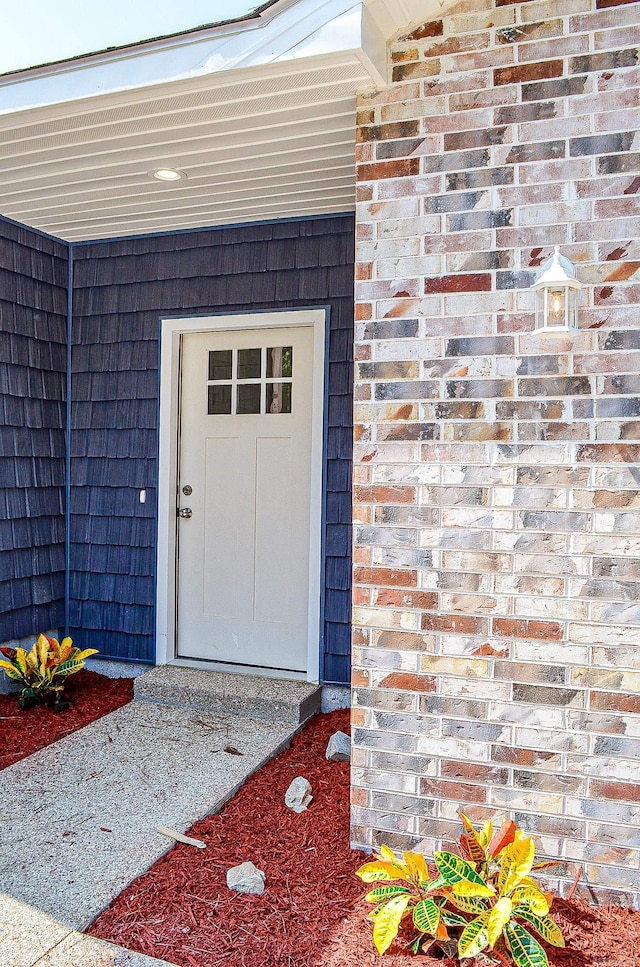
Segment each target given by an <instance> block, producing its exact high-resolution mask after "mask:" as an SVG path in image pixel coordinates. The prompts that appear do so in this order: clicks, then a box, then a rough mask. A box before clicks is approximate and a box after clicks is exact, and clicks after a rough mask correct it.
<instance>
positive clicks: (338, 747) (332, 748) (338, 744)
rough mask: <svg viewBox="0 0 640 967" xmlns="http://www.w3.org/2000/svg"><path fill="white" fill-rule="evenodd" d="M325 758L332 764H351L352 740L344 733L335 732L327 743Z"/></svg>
mask: <svg viewBox="0 0 640 967" xmlns="http://www.w3.org/2000/svg"><path fill="white" fill-rule="evenodd" d="M325 757H326V758H327V759H329V761H330V762H351V739H350V738H349V736H348V735H346V734H345V733H344V732H334V733H333V735H332V736H331V738H330V739H329V742H328V743H327V751H326V752H325Z"/></svg>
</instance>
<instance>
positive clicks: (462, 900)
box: [447, 892, 487, 916]
mask: <svg viewBox="0 0 640 967" xmlns="http://www.w3.org/2000/svg"><path fill="white" fill-rule="evenodd" d="M447 896H448V899H449V900H450V901H451V903H453V905H454V907H457V908H458V910H462V911H463V912H464V913H473V914H474V916H480V915H481V914H482V913H484V912H485V910H486V909H487V904H486V903H485V901H484V900H482V899H480V897H471V896H458V895H457V893H453V892H452V893H450V894H447Z"/></svg>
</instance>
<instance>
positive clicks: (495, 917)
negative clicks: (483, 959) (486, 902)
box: [487, 896, 513, 950]
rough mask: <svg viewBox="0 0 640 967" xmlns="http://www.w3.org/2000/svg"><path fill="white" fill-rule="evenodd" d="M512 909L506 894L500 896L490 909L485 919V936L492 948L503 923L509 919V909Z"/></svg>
mask: <svg viewBox="0 0 640 967" xmlns="http://www.w3.org/2000/svg"><path fill="white" fill-rule="evenodd" d="M512 909H513V904H512V902H511V900H510V898H509V897H508V896H503V897H500V899H499V900H498V902H497V903H496V904H495V906H494V907H493V908H492V909H491V912H490V913H489V919H488V920H487V936H488V937H489V946H490V947H491V949H492V950H493V948H494V947H495V945H496V941H497V939H498V937H500V936H501V934H502V931H503V929H504V926H505V924H507V923H509V920H510V919H511V911H512Z"/></svg>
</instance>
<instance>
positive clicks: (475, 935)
mask: <svg viewBox="0 0 640 967" xmlns="http://www.w3.org/2000/svg"><path fill="white" fill-rule="evenodd" d="M460 818H461V820H462V823H463V826H464V832H463V834H462V835H461V836H460V838H459V840H458V844H459V855H457V854H456V853H452V852H447V851H442V852H438V853H435V854H434V866H435V871H434V875H433V876H432V874H431V872H430V870H429V867H428V865H427V862H426V860H425V857H424V856H423V855H422V854H421V853H411V852H409V853H403V854H402V859H401V860H400V859H398V858H397V857H396V855H395V853H394V852H393V851H392V850H390V849H389V848H388V847H386V846H382V847H381V849H380V853H379V855H377V856H376V858H375V859H374V861H373V862H370V863H365V864H364V866H361V867H360V869H359V870H358V876H359V877H360V879H361V880H363V881H364V882H365V883H371V884H376V885H375V886H374V888H373V889H372V890H371V891H370V892H369V893H368V894H367V897H366V899H367V900H368V901H369V903H373V904H375V909H374V910H373V911H372V912H371V913H370V914H369V919H370V920H372V921H373V940H374V943H375V945H376V947H377V949H378V951H379V953H381V954H383V953H384V952H385V951H386V950H387V949H388V947H389V946H390V945H391V943H392V942H393V940H394V939H395V937H396V936H397V934H398V931H399V929H400V925H401V923H402V922H403V921H405V922H407V923H410V925H411V927H412V928H413V930H414V935H413V936H412V938H411V939H410V941H409V946H410V948H411V949H412V950H413V951H414V953H418V952H423V953H427V952H431V953H440V954H441V955H443V956H448V957H450V958H457V960H458V962H459V963H460V964H466V965H471V964H474V965H475V964H477V965H480V964H483V965H491V964H501V965H516V967H548V965H549V961H548V958H547V954H546V952H545V950H544V948H543V947H542V945H541V943H540V942H539V940H538V939H536V937H539V938H541V939H542V940H544V941H546V942H547V943H549V944H552V945H553V946H556V947H564V940H563V937H562V933H561V932H560V928H559V927H558V925H557V924H556V923H555V922H554V921H553V920H552V919H551V917H550V916H549V910H550V908H551V903H552V899H553V896H552V894H550V893H547V892H545V891H544V890H542V889H541V887H540V886H539V885H538V883H537V882H536V880H535V879H534V878H533V877H532V876H531V875H530V874H531V872H532V871H534V870H539V869H542V868H543V867H546V866H551V865H554V864H553V863H538V864H534V857H535V846H534V843H533V840H532V839H531V837H529V836H526V835H525V833H524V832H523V831H522V830H520V829H518V828H517V826H516V824H515V823H514V822H512V821H510V820H508V821H507V822H505V823H503V825H502V827H501V828H500V829H499V830H498V831H497V832H495V833H494V831H493V826H492V823H491V822H490V821H489V822H486V823H485V824H484V826H483V827H482V829H481V830H480V831H478V830H476V828H475V827H474V826H473V824H472V823H471V821H470V820H469V819H468V818H467V816H465V815H464V814H462V813H461V814H460ZM531 931H533V932H531Z"/></svg>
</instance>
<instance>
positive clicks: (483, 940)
mask: <svg viewBox="0 0 640 967" xmlns="http://www.w3.org/2000/svg"><path fill="white" fill-rule="evenodd" d="M488 920H489V913H483V914H482V916H481V917H477V918H476V919H475V920H472V921H471V923H470V924H469V925H468V926H467V928H466V929H465V930H464V931H463V932H462V936H461V937H460V940H459V941H458V956H459V957H477V956H478V954H479V953H480V952H481V951H482V950H484V949H485V947H487V946H488V944H489V935H488V933H487V922H488Z"/></svg>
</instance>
